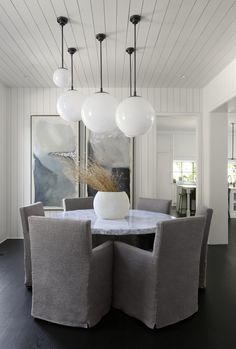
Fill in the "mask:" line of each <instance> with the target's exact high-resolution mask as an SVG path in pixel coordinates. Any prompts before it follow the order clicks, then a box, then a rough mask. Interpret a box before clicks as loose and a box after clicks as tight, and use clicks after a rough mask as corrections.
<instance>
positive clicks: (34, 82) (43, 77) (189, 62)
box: [0, 0, 236, 88]
mask: <svg viewBox="0 0 236 349" xmlns="http://www.w3.org/2000/svg"><path fill="white" fill-rule="evenodd" d="M0 14H1V17H0V80H1V81H2V82H3V83H5V84H6V85H7V86H25V87H27V86H28V87H31V86H39V87H40V86H41V87H50V86H53V82H52V74H53V71H54V70H55V69H56V68H57V67H59V66H60V45H61V44H60V42H61V41H60V38H61V33H60V26H59V25H58V23H57V21H56V17H58V16H66V17H68V18H69V23H68V24H67V25H66V26H65V29H64V34H65V48H66V49H67V48H68V47H77V48H78V49H79V50H78V53H77V54H76V55H75V57H74V61H75V80H76V85H77V86H78V87H85V88H87V87H90V88H97V87H98V86H99V55H98V44H97V42H96V39H95V34H96V33H98V32H105V33H106V34H107V35H108V38H107V40H106V41H105V44H104V86H105V87H127V86H128V76H129V72H128V57H127V54H126V53H125V48H126V47H128V46H132V45H133V26H132V24H131V23H130V22H129V17H130V15H132V14H141V16H142V21H141V23H140V24H139V25H138V26H137V30H138V34H137V45H138V51H137V72H138V82H137V84H138V86H140V87H202V86H204V85H205V84H206V83H208V82H209V81H210V80H211V79H212V78H213V77H214V76H215V75H217V74H218V73H219V72H220V71H221V70H222V69H223V68H224V67H225V66H226V65H227V64H228V63H230V62H231V61H232V60H233V59H235V58H236V1H235V0H0ZM66 65H67V66H68V65H69V55H68V54H67V53H66Z"/></svg>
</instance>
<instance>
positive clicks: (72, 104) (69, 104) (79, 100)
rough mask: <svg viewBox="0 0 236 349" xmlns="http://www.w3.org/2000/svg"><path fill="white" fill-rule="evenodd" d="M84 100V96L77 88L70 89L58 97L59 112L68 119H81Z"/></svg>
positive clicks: (63, 117)
mask: <svg viewBox="0 0 236 349" xmlns="http://www.w3.org/2000/svg"><path fill="white" fill-rule="evenodd" d="M83 102H84V96H83V95H81V94H80V93H79V92H78V91H77V90H68V91H66V92H64V93H63V94H62V95H61V96H60V97H59V98H58V100H57V112H58V114H59V115H60V117H61V118H62V119H64V120H66V121H80V120H81V106H82V104H83Z"/></svg>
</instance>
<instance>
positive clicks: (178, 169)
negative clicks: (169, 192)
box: [173, 160, 196, 182]
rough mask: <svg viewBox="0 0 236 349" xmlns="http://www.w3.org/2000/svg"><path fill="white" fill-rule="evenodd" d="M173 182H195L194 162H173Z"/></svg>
mask: <svg viewBox="0 0 236 349" xmlns="http://www.w3.org/2000/svg"><path fill="white" fill-rule="evenodd" d="M173 180H174V182H195V181H196V162H195V161H178V160H176V161H174V162H173Z"/></svg>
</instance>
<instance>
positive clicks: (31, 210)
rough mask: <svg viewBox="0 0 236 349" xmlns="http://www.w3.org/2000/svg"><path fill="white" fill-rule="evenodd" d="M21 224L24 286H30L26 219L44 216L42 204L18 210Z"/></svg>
mask: <svg viewBox="0 0 236 349" xmlns="http://www.w3.org/2000/svg"><path fill="white" fill-rule="evenodd" d="M20 216H21V223H22V229H23V236H24V267H25V285H26V286H32V275H31V273H32V272H31V254H30V237H29V224H28V218H29V217H30V216H44V209H43V204H42V203H41V202H37V203H36V204H32V205H29V206H25V207H21V208H20Z"/></svg>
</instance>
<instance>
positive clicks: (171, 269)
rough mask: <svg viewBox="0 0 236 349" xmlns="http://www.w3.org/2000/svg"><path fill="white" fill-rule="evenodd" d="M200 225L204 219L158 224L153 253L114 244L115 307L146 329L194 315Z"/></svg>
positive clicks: (201, 228)
mask: <svg viewBox="0 0 236 349" xmlns="http://www.w3.org/2000/svg"><path fill="white" fill-rule="evenodd" d="M204 223H205V218H204V217H203V216H199V217H189V218H177V219H175V220H169V221H164V222H162V223H161V224H160V225H159V227H158V232H157V233H156V237H155V241H154V249H153V251H152V252H149V251H145V250H142V249H139V248H136V247H134V246H130V245H127V244H125V243H121V242H114V275H113V307H114V308H117V309H120V310H123V311H124V312H125V313H127V314H128V315H131V316H133V317H135V318H137V319H139V320H141V321H142V322H144V323H145V324H146V325H147V326H148V327H150V328H154V327H157V328H160V327H164V326H167V325H170V324H173V323H176V322H178V321H180V320H183V319H185V318H187V317H189V316H191V315H192V314H194V313H195V312H196V311H197V310H198V281H199V261H200V252H201V243H202V236H203V229H204Z"/></svg>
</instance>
